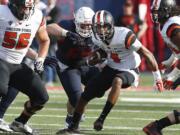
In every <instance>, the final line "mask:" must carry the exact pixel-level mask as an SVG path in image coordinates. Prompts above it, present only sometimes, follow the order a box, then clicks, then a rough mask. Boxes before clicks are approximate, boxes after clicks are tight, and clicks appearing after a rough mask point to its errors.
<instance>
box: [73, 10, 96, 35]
mask: <svg viewBox="0 0 180 135" xmlns="http://www.w3.org/2000/svg"><path fill="white" fill-rule="evenodd" d="M93 15H94V11H93V10H92V9H91V8H89V7H81V8H79V9H78V10H77V11H76V12H75V14H74V22H75V25H76V32H77V33H78V34H79V35H81V36H82V37H85V38H86V37H90V36H91V34H92V18H93Z"/></svg>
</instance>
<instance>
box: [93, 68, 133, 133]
mask: <svg viewBox="0 0 180 135" xmlns="http://www.w3.org/2000/svg"><path fill="white" fill-rule="evenodd" d="M115 72H116V73H115V74H116V75H115V76H114V79H113V82H112V88H111V90H110V92H109V95H108V99H107V101H106V104H105V106H104V108H103V110H102V112H101V114H100V116H99V117H98V119H97V120H96V121H95V122H94V129H95V130H97V131H99V130H101V129H102V128H103V124H104V121H105V119H106V117H107V116H108V114H109V113H110V111H111V109H112V108H113V106H114V105H115V104H116V102H117V100H118V97H119V94H120V90H121V89H122V88H127V87H129V86H131V85H132V83H133V82H134V80H135V78H134V76H133V74H131V73H129V72H125V71H115ZM109 75H110V74H109Z"/></svg>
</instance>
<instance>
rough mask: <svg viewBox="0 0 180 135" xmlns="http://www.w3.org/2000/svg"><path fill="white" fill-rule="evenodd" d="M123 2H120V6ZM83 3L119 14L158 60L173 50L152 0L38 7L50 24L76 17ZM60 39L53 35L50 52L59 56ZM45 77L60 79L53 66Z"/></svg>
mask: <svg viewBox="0 0 180 135" xmlns="http://www.w3.org/2000/svg"><path fill="white" fill-rule="evenodd" d="M7 3H8V0H0V4H7ZM118 4H119V6H118ZM81 6H89V7H91V8H92V9H94V10H95V11H97V10H100V9H106V10H108V11H110V12H111V13H112V14H113V15H114V17H115V25H117V26H125V27H128V28H130V29H131V30H133V31H134V32H135V33H136V35H137V37H138V38H139V39H140V41H141V42H142V44H143V45H144V46H146V47H147V48H148V49H149V50H150V51H151V52H152V53H154V56H155V57H156V59H157V61H158V62H161V61H163V60H164V59H167V58H168V57H169V56H170V55H171V52H170V50H169V49H168V48H166V47H165V45H164V42H163V40H162V37H161V35H160V33H159V31H158V30H157V29H155V27H154V25H153V22H152V21H151V16H150V12H151V11H150V7H151V0H113V1H112V0H98V1H96V3H95V0H81V1H78V0H36V7H37V8H39V9H40V10H42V12H43V14H44V16H45V17H46V20H47V24H50V23H54V22H59V21H60V20H63V19H72V18H73V12H74V11H75V10H76V9H78V8H79V7H81ZM37 44H38V43H37V42H36V41H34V42H33V44H32V46H31V47H32V48H33V49H35V50H37V49H38V48H37V46H38V45H37ZM56 49H57V45H56V42H55V41H54V39H52V38H51V45H50V49H49V54H48V55H49V56H55V52H56ZM26 62H29V60H26ZM140 70H141V71H148V69H147V66H146V62H145V60H143V59H142V63H141V66H140ZM44 80H45V81H46V83H47V85H48V86H52V85H53V84H54V83H53V82H54V81H56V72H55V70H54V69H53V68H51V67H47V68H46V69H45V75H44Z"/></svg>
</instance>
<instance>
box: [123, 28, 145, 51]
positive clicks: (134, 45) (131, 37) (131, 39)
mask: <svg viewBox="0 0 180 135" xmlns="http://www.w3.org/2000/svg"><path fill="white" fill-rule="evenodd" d="M141 46H142V44H141V42H140V41H139V40H138V39H137V38H136V35H135V34H134V33H133V32H132V31H129V32H128V33H127V35H126V38H125V48H126V49H131V50H134V51H138V50H139V48H140V47H141Z"/></svg>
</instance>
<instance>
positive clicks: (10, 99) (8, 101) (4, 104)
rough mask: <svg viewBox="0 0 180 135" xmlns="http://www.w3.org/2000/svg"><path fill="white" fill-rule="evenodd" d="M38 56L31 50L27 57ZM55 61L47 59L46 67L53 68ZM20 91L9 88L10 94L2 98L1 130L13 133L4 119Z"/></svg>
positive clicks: (33, 57) (0, 112)
mask: <svg viewBox="0 0 180 135" xmlns="http://www.w3.org/2000/svg"><path fill="white" fill-rule="evenodd" d="M37 56H38V54H37V52H35V51H34V50H33V49H31V48H29V49H28V52H27V53H26V57H28V58H30V59H32V60H35V59H36V58H37ZM52 60H54V58H53V57H46V59H45V61H44V66H47V65H49V66H51V65H52V64H51V62H52ZM18 93H19V91H18V90H17V89H15V88H13V87H9V88H8V92H7V94H6V95H5V96H3V97H2V98H1V101H0V130H1V131H4V132H12V130H11V129H10V127H9V124H8V123H7V122H6V121H5V120H4V119H3V117H4V114H5V113H6V111H7V109H8V108H9V106H10V105H11V103H12V102H13V101H14V99H15V98H16V96H17V94H18Z"/></svg>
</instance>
